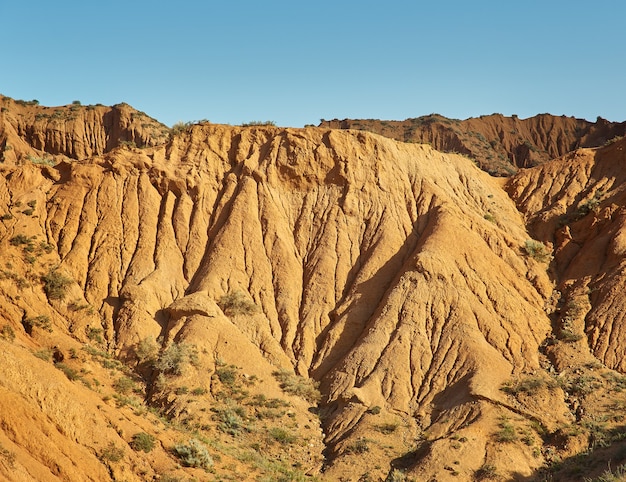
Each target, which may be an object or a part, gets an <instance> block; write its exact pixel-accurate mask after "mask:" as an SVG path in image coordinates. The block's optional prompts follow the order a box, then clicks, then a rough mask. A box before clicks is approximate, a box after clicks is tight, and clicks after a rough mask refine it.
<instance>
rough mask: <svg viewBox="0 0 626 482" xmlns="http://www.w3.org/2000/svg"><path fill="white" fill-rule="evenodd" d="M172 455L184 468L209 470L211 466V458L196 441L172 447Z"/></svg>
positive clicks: (192, 440) (205, 449)
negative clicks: (174, 455) (175, 456)
mask: <svg viewBox="0 0 626 482" xmlns="http://www.w3.org/2000/svg"><path fill="white" fill-rule="evenodd" d="M173 450H174V453H175V454H176V455H177V456H178V458H179V459H180V461H181V463H182V464H183V465H184V466H186V467H198V468H202V469H205V470H207V469H209V468H210V467H211V466H212V465H213V458H212V457H211V456H210V455H209V452H208V450H207V448H206V447H205V446H204V445H203V444H202V443H201V442H200V441H198V440H196V439H191V440H189V442H187V444H177V445H175V446H174V449H173Z"/></svg>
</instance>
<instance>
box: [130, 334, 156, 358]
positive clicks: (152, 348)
mask: <svg viewBox="0 0 626 482" xmlns="http://www.w3.org/2000/svg"><path fill="white" fill-rule="evenodd" d="M135 355H136V356H137V359H138V360H139V363H148V364H154V363H155V362H156V360H157V358H158V355H159V346H158V345H157V343H156V341H155V340H154V338H150V337H148V338H143V339H142V340H141V341H140V342H139V343H138V344H137V346H136V347H135Z"/></svg>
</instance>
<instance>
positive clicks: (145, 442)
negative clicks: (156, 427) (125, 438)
mask: <svg viewBox="0 0 626 482" xmlns="http://www.w3.org/2000/svg"><path fill="white" fill-rule="evenodd" d="M154 443H155V438H154V437H153V436H152V435H150V434H149V433H146V432H139V433H136V434H135V435H133V439H132V440H131V441H130V443H129V445H130V447H131V448H132V449H133V450H134V451H136V452H146V453H148V452H150V451H152V449H153V448H154Z"/></svg>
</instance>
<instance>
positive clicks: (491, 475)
mask: <svg viewBox="0 0 626 482" xmlns="http://www.w3.org/2000/svg"><path fill="white" fill-rule="evenodd" d="M474 476H475V478H476V480H489V479H499V478H500V476H499V475H498V471H497V470H496V467H495V466H494V465H491V464H483V465H482V466H481V467H480V469H478V470H477V471H476V472H475V473H474Z"/></svg>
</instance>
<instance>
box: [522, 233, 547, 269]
mask: <svg viewBox="0 0 626 482" xmlns="http://www.w3.org/2000/svg"><path fill="white" fill-rule="evenodd" d="M524 252H525V253H526V254H527V255H528V256H530V257H531V258H533V259H535V260H537V261H539V262H540V263H547V262H549V261H550V260H551V259H552V255H551V254H550V251H549V250H548V248H547V247H546V245H545V244H543V243H542V242H541V241H535V240H534V239H527V240H526V242H525V243H524Z"/></svg>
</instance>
